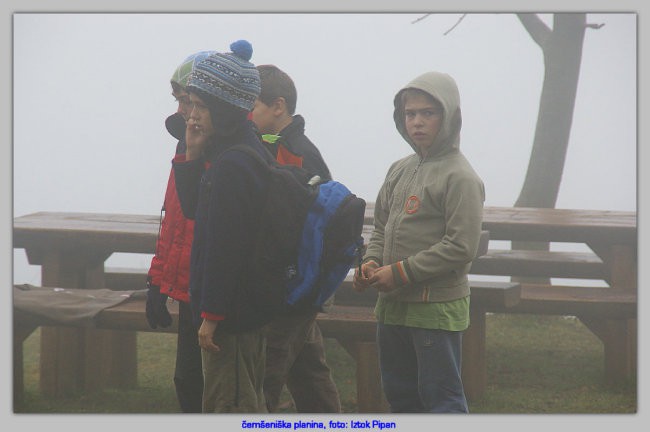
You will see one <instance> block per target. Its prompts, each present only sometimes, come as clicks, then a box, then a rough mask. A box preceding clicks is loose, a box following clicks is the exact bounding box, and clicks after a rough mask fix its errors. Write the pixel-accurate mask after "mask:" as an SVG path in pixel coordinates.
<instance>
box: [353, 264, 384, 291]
mask: <svg viewBox="0 0 650 432" xmlns="http://www.w3.org/2000/svg"><path fill="white" fill-rule="evenodd" d="M377 267H379V265H378V264H377V263H376V262H374V261H369V262H367V263H365V264H362V265H361V274H359V269H355V271H354V279H352V289H354V290H355V291H357V292H363V291H365V290H366V288H368V287H369V286H370V277H371V276H372V275H373V274H374V272H375V269H376V268H377Z"/></svg>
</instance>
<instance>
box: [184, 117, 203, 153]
mask: <svg viewBox="0 0 650 432" xmlns="http://www.w3.org/2000/svg"><path fill="white" fill-rule="evenodd" d="M207 140H208V137H207V135H206V134H205V132H203V129H201V128H199V127H198V126H197V125H196V123H195V122H194V120H193V119H191V118H190V119H189V120H188V121H187V128H186V129H185V143H186V144H187V150H185V160H188V161H189V160H194V159H198V158H199V157H200V156H201V154H203V149H204V147H205V143H206V142H207Z"/></svg>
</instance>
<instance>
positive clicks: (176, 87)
mask: <svg viewBox="0 0 650 432" xmlns="http://www.w3.org/2000/svg"><path fill="white" fill-rule="evenodd" d="M171 83H172V90H173V91H174V93H180V92H184V91H187V90H186V89H185V87H183V86H182V85H180V84H179V83H177V82H176V81H171Z"/></svg>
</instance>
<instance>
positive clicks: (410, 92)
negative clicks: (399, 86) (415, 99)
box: [399, 87, 442, 111]
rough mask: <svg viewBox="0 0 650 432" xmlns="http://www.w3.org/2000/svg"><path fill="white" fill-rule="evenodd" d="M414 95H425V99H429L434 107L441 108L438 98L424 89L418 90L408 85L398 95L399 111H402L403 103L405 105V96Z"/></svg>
mask: <svg viewBox="0 0 650 432" xmlns="http://www.w3.org/2000/svg"><path fill="white" fill-rule="evenodd" d="M415 95H424V96H426V97H427V99H429V100H430V101H431V102H432V103H433V104H434V105H435V106H436V107H438V108H440V109H442V104H441V103H440V101H439V100H438V99H436V98H435V97H433V96H432V95H431V94H430V93H427V92H426V91H424V90H420V89H417V88H414V87H409V88H406V89H404V90H402V92H401V93H400V95H399V96H400V98H399V103H400V110H401V111H404V105H406V98H408V97H409V96H415Z"/></svg>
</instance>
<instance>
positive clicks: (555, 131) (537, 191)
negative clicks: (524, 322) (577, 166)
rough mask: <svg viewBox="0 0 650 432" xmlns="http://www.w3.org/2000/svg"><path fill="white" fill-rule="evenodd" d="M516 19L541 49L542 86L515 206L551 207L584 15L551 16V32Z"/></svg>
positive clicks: (537, 246) (533, 19) (525, 17)
mask: <svg viewBox="0 0 650 432" xmlns="http://www.w3.org/2000/svg"><path fill="white" fill-rule="evenodd" d="M519 19H520V21H521V22H522V24H523V25H524V27H526V29H527V30H528V32H529V34H530V35H531V37H532V38H533V40H535V42H537V44H538V45H539V46H540V47H541V48H542V51H543V55H544V84H543V87H542V94H541V98H540V102H539V111H538V115H537V126H536V129H535V140H534V142H533V149H532V153H531V156H530V160H529V163H528V170H527V172H526V178H525V180H524V184H523V186H522V189H521V192H520V194H519V198H517V201H516V202H515V207H544V208H554V207H555V203H556V201H557V196H558V192H559V190H560V183H561V181H562V172H563V171H564V162H565V159H566V152H567V147H568V144H569V136H570V134H571V123H572V121H573V109H574V107H575V99H576V92H577V88H578V78H579V75H580V63H581V61H582V46H583V41H584V35H585V29H586V14H584V13H579V14H570V13H557V14H555V15H554V17H553V30H552V31H550V30H549V29H548V28H547V27H546V26H545V25H544V24H543V23H542V22H541V21H540V20H539V18H538V17H537V16H536V15H530V14H520V15H519ZM512 249H534V250H549V244H548V243H534V242H512ZM512 279H513V281H514V280H516V281H519V282H524V281H525V282H538V283H549V282H550V280H549V279H548V278H512Z"/></svg>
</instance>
